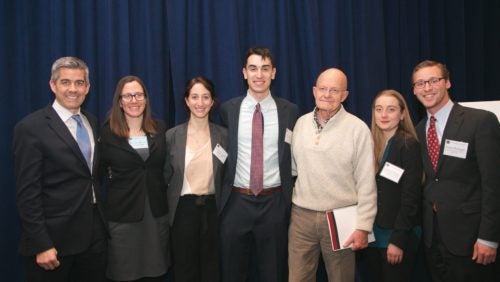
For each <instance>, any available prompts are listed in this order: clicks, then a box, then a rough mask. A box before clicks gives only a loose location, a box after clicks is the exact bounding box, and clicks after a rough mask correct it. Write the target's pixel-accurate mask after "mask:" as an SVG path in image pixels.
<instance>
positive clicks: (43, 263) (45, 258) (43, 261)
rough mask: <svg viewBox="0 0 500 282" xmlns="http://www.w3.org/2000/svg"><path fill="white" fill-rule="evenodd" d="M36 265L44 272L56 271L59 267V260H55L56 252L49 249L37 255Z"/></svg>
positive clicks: (53, 249)
mask: <svg viewBox="0 0 500 282" xmlns="http://www.w3.org/2000/svg"><path fill="white" fill-rule="evenodd" d="M36 263H37V264H38V265H39V266H40V267H41V268H43V269H45V270H54V269H56V268H57V267H58V266H59V265H60V263H59V260H57V250H56V249H55V248H51V249H48V250H46V251H44V252H41V253H39V254H37V255H36Z"/></svg>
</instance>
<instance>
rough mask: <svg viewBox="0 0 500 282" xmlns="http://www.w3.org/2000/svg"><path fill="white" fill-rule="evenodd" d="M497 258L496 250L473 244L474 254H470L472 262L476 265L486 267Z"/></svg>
mask: <svg viewBox="0 0 500 282" xmlns="http://www.w3.org/2000/svg"><path fill="white" fill-rule="evenodd" d="M496 256H497V249H495V248H492V247H489V246H486V245H484V244H481V243H479V242H476V243H475V244H474V253H473V254H472V260H475V261H476V263H479V264H483V265H488V264H490V263H494V262H495V258H496Z"/></svg>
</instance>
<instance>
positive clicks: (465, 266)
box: [412, 60, 500, 282]
mask: <svg viewBox="0 0 500 282" xmlns="http://www.w3.org/2000/svg"><path fill="white" fill-rule="evenodd" d="M412 82H413V93H414V94H415V96H416V97H417V98H418V100H419V101H420V102H421V103H422V105H423V106H424V107H425V108H426V110H427V118H425V119H424V120H422V121H421V122H420V123H419V124H418V126H417V134H418V136H419V139H420V144H421V146H422V158H423V165H424V171H425V176H426V183H425V187H424V191H423V195H424V196H423V207H422V208H423V227H424V242H425V245H426V255H427V261H428V264H429V269H430V272H431V275H432V278H433V280H434V281H464V282H465V281H468V282H470V281H490V280H488V279H492V278H491V276H490V275H492V272H493V269H492V264H493V263H494V262H495V260H496V256H497V248H498V243H499V241H500V209H499V208H498V204H499V203H500V173H499V170H498V169H499V168H500V145H499V144H500V124H499V122H498V120H497V118H496V116H495V115H494V114H493V113H490V112H487V111H483V110H477V109H471V108H467V107H462V106H460V105H458V104H455V103H453V102H452V101H451V100H450V96H449V93H448V90H449V89H450V87H451V81H450V75H449V72H448V70H447V68H446V66H445V65H444V64H441V63H439V62H435V61H429V60H426V61H423V62H421V63H419V64H418V65H417V66H416V67H415V68H414V70H413V75H412Z"/></svg>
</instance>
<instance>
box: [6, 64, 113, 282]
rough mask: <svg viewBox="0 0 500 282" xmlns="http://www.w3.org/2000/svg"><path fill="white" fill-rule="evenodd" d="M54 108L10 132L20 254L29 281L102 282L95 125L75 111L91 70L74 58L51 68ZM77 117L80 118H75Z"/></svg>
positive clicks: (103, 239) (102, 241)
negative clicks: (19, 221)
mask: <svg viewBox="0 0 500 282" xmlns="http://www.w3.org/2000/svg"><path fill="white" fill-rule="evenodd" d="M49 84H50V88H51V89H52V92H54V94H55V101H54V102H53V104H52V105H50V106H48V107H46V108H44V109H41V110H38V111H36V112H34V113H32V114H30V115H28V116H27V117H25V118H24V119H23V120H21V121H20V122H19V123H18V124H17V125H16V127H15V129H14V139H13V150H14V156H15V168H16V178H17V206H18V211H19V216H20V219H21V222H22V229H23V230H22V236H21V241H20V247H19V251H20V253H21V254H22V255H23V256H25V265H26V278H27V280H28V281H51V282H54V281H82V282H83V281H105V276H104V272H105V267H106V253H105V250H106V231H105V227H104V220H103V216H102V212H101V209H100V194H99V190H98V188H99V187H98V183H97V181H96V180H97V177H96V176H95V175H96V170H97V166H98V165H97V163H98V154H97V152H96V150H95V149H94V148H95V143H96V140H97V139H96V138H97V131H96V128H97V127H96V126H97V124H96V119H95V117H94V116H92V115H90V114H89V113H87V112H86V111H83V110H80V106H81V104H82V103H83V101H84V100H85V97H86V95H87V94H88V92H89V88H90V83H89V70H88V67H87V65H86V64H85V63H84V62H83V61H81V60H80V59H78V58H74V57H63V58H60V59H58V60H56V61H55V62H54V64H53V65H52V72H51V78H50V82H49ZM76 115H78V116H76Z"/></svg>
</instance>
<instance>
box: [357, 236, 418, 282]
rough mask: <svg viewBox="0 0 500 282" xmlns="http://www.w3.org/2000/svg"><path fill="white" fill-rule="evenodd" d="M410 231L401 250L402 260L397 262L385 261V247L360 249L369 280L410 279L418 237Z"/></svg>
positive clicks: (379, 281)
mask: <svg viewBox="0 0 500 282" xmlns="http://www.w3.org/2000/svg"><path fill="white" fill-rule="evenodd" d="M410 232H411V234H410V236H409V238H408V241H407V244H406V246H405V248H404V251H403V261H402V262H401V263H399V264H394V265H392V264H389V263H388V262H387V248H374V247H368V248H367V249H365V250H363V251H362V252H363V254H364V257H365V259H366V263H367V266H368V270H369V273H370V275H369V276H370V278H371V281H373V282H400V281H411V279H412V277H413V275H412V271H413V269H414V266H415V257H416V254H417V249H418V243H419V239H418V238H417V236H416V235H415V233H413V232H412V231H410Z"/></svg>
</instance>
